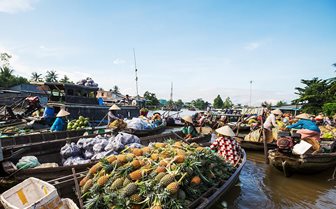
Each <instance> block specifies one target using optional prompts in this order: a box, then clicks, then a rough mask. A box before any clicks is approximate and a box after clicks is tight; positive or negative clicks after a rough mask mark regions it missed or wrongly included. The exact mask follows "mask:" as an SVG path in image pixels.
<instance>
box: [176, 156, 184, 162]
mask: <svg viewBox="0 0 336 209" xmlns="http://www.w3.org/2000/svg"><path fill="white" fill-rule="evenodd" d="M184 160H185V156H184V155H176V156H175V158H174V162H175V163H183V162H184Z"/></svg>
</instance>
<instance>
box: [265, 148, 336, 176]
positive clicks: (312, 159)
mask: <svg viewBox="0 0 336 209" xmlns="http://www.w3.org/2000/svg"><path fill="white" fill-rule="evenodd" d="M268 158H269V160H270V163H271V164H272V165H273V166H274V167H275V168H277V169H278V170H280V171H282V172H283V173H284V175H285V176H286V177H288V176H290V175H291V174H293V173H303V174H310V173H318V172H321V171H323V170H326V169H328V168H333V167H335V166H336V152H332V153H316V154H304V155H292V154H284V153H281V152H279V151H277V150H270V151H269V152H268Z"/></svg>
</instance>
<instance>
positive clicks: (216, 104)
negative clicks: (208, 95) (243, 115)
mask: <svg viewBox="0 0 336 209" xmlns="http://www.w3.org/2000/svg"><path fill="white" fill-rule="evenodd" d="M223 105H224V102H223V100H222V98H221V96H220V95H218V96H217V97H216V98H215V99H214V102H213V106H214V108H217V109H220V108H223Z"/></svg>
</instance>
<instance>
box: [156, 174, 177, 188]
mask: <svg viewBox="0 0 336 209" xmlns="http://www.w3.org/2000/svg"><path fill="white" fill-rule="evenodd" d="M174 180H175V175H172V174H166V175H165V176H164V177H163V178H162V179H161V180H160V185H162V186H167V185H168V184H170V183H172V182H173V181H174Z"/></svg>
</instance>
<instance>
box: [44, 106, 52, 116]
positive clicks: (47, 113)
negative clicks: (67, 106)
mask: <svg viewBox="0 0 336 209" xmlns="http://www.w3.org/2000/svg"><path fill="white" fill-rule="evenodd" d="M43 117H44V118H54V117H55V110H54V108H52V107H45V108H44V112H43Z"/></svg>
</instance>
